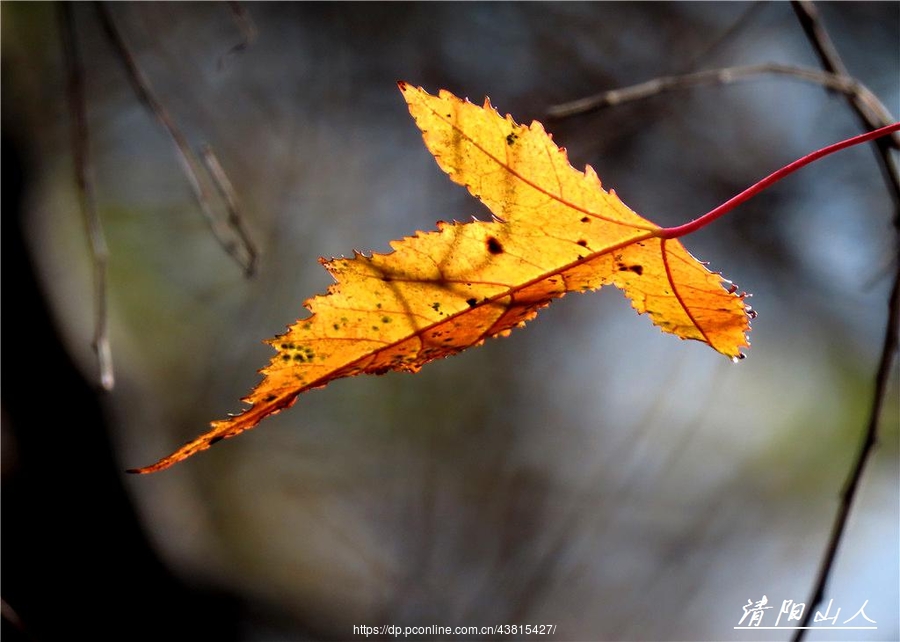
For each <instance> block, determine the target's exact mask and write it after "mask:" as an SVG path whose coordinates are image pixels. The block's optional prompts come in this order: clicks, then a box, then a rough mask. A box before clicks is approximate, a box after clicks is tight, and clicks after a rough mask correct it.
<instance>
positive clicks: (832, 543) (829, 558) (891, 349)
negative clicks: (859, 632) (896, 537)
mask: <svg viewBox="0 0 900 642" xmlns="http://www.w3.org/2000/svg"><path fill="white" fill-rule="evenodd" d="M888 305H889V309H888V322H887V329H886V330H885V335H884V345H883V348H882V350H881V359H880V361H879V363H878V373H877V374H876V376H875V392H874V395H873V399H872V410H871V412H870V414H869V420H868V423H867V425H866V431H865V435H864V436H863V441H862V445H861V446H860V449H859V453H858V454H857V455H856V459H855V460H854V462H853V468H852V469H851V470H850V475H849V477H848V478H847V481H846V483H845V484H844V489H843V491H842V492H841V501H840V505H839V506H838V511H837V514H836V515H835V518H834V524H833V525H832V527H831V535H830V537H829V538H828V545H827V546H826V548H825V554H824V556H823V558H822V562H821V564H820V566H819V572H818V574H817V575H816V581H815V584H814V588H813V592H812V595H811V596H810V598H809V599H808V600H807V602H806V605H807V608H806V612H805V613H804V614H803V621H802V622H800V624H799V626H809V622H810V620H811V618H812V613H813V610H814V609H815V608H816V606H817V605H818V604H819V603H820V602H821V601H822V598H823V597H824V595H825V585H826V584H827V582H828V576H829V574H830V573H831V568H832V566H834V560H835V558H836V557H837V551H838V547H839V546H840V544H841V538H842V537H843V534H844V528H845V527H846V525H847V517H848V516H849V515H850V509H851V508H852V507H853V501H854V499H855V497H856V491H857V488H858V486H859V481H860V479H862V475H863V471H864V470H865V467H866V464H867V463H868V461H869V455H870V454H871V452H872V449H873V448H874V447H875V445H876V444H877V442H878V419H879V417H880V416H881V410H882V407H883V406H884V399H885V397H886V396H887V392H888V382H889V380H890V374H891V366H892V364H893V362H894V355H895V354H896V352H897V327H898V324H900V263H898V270H897V272H896V274H895V275H894V287H893V289H892V290H891V298H890V302H889V304H888ZM804 633H805V630H804V629H798V630H797V631H796V632H795V634H794V638H793V639H794V642H799V641H800V640H802V639H803V635H804Z"/></svg>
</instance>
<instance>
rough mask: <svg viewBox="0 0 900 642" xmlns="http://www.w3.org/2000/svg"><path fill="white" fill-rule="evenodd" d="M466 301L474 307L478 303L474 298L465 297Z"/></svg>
mask: <svg viewBox="0 0 900 642" xmlns="http://www.w3.org/2000/svg"><path fill="white" fill-rule="evenodd" d="M466 303H468V304H469V307H470V308H474V307H475V306H476V305H477V304H478V301H476V300H475V299H466Z"/></svg>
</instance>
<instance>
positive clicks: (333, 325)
mask: <svg viewBox="0 0 900 642" xmlns="http://www.w3.org/2000/svg"><path fill="white" fill-rule="evenodd" d="M331 327H332V328H334V329H335V330H340V329H341V326H339V325H338V324H337V323H332V324H331Z"/></svg>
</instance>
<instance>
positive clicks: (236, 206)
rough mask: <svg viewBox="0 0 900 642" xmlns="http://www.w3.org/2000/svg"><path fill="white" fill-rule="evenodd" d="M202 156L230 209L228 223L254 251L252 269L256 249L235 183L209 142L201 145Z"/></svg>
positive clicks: (248, 247) (253, 262) (250, 249)
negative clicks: (230, 178) (245, 224)
mask: <svg viewBox="0 0 900 642" xmlns="http://www.w3.org/2000/svg"><path fill="white" fill-rule="evenodd" d="M200 156H201V157H202V158H203V162H204V164H205V165H206V171H207V172H209V175H210V176H211V177H212V179H213V182H214V183H215V184H216V187H217V188H218V189H219V193H220V194H221V195H222V198H223V199H224V201H225V205H226V207H227V209H228V224H229V225H231V227H232V228H233V229H234V230H235V232H236V233H237V234H238V236H239V237H240V239H241V241H242V242H243V243H244V245H245V246H246V247H247V249H248V251H250V252H252V254H251V259H252V262H251V266H250V268H251V269H252V267H253V266H254V265H255V263H256V250H255V249H254V247H253V244H252V242H251V241H250V237H249V235H248V234H247V230H246V228H245V226H244V219H243V217H242V216H241V212H240V201H239V200H238V196H237V191H235V189H234V185H232V184H231V181H230V180H229V179H228V175H227V174H226V173H225V169H224V168H223V167H222V164H221V163H220V162H219V158H218V156H216V153H215V152H214V151H213V149H212V147H210V146H209V145H207V144H203V145H201V146H200Z"/></svg>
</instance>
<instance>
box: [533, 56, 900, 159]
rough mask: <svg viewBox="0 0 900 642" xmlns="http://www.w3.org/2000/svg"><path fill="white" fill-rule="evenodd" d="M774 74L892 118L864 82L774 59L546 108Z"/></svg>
mask: <svg viewBox="0 0 900 642" xmlns="http://www.w3.org/2000/svg"><path fill="white" fill-rule="evenodd" d="M767 74H775V75H780V76H789V77H791V78H797V79H799V80H805V81H807V82H811V83H815V84H817V85H822V86H824V87H828V88H829V89H833V90H835V91H839V92H841V93H844V94H847V95H850V96H853V97H858V99H859V102H860V104H862V105H865V107H866V109H868V110H869V113H870V115H871V118H872V120H873V122H876V123H878V124H877V125H875V126H874V127H873V129H877V128H878V127H884V126H885V125H889V124H890V123H891V122H892V118H891V114H890V112H889V111H888V110H887V108H886V107H885V106H884V105H883V104H882V103H881V101H880V100H878V98H877V97H876V96H875V94H873V93H872V92H871V91H870V90H869V89H868V88H867V87H866V86H865V85H863V84H862V83H860V82H859V81H857V80H855V79H854V78H850V77H848V76H844V75H838V74H834V73H829V72H824V71H820V70H818V69H810V68H807V67H795V66H791V65H781V64H777V63H766V64H761V65H747V66H743V67H724V68H721V69H707V70H704V71H695V72H693V73H689V74H680V75H675V76H661V77H659V78H654V79H652V80H648V81H646V82H642V83H638V84H636V85H630V86H628V87H620V88H618V89H613V90H610V91H605V92H602V93H600V94H596V95H594V96H588V97H587V98H581V99H579V100H573V101H572V102H568V103H562V104H560V105H555V106H553V107H550V109H548V110H547V115H548V116H549V117H550V118H555V119H559V118H568V117H569V116H576V115H579V114H586V113H588V112H592V111H596V110H598V109H602V108H604V107H611V106H613V105H621V104H622V103H626V102H629V101H633V100H642V99H644V98H649V97H650V96H655V95H657V94H661V93H664V92H668V91H676V90H680V89H687V88H689V87H696V86H699V85H724V84H730V83H734V82H738V81H741V80H747V79H750V78H752V77H754V76H763V75H767ZM893 140H894V145H895V146H897V147H900V138H898V137H894V138H893Z"/></svg>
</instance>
